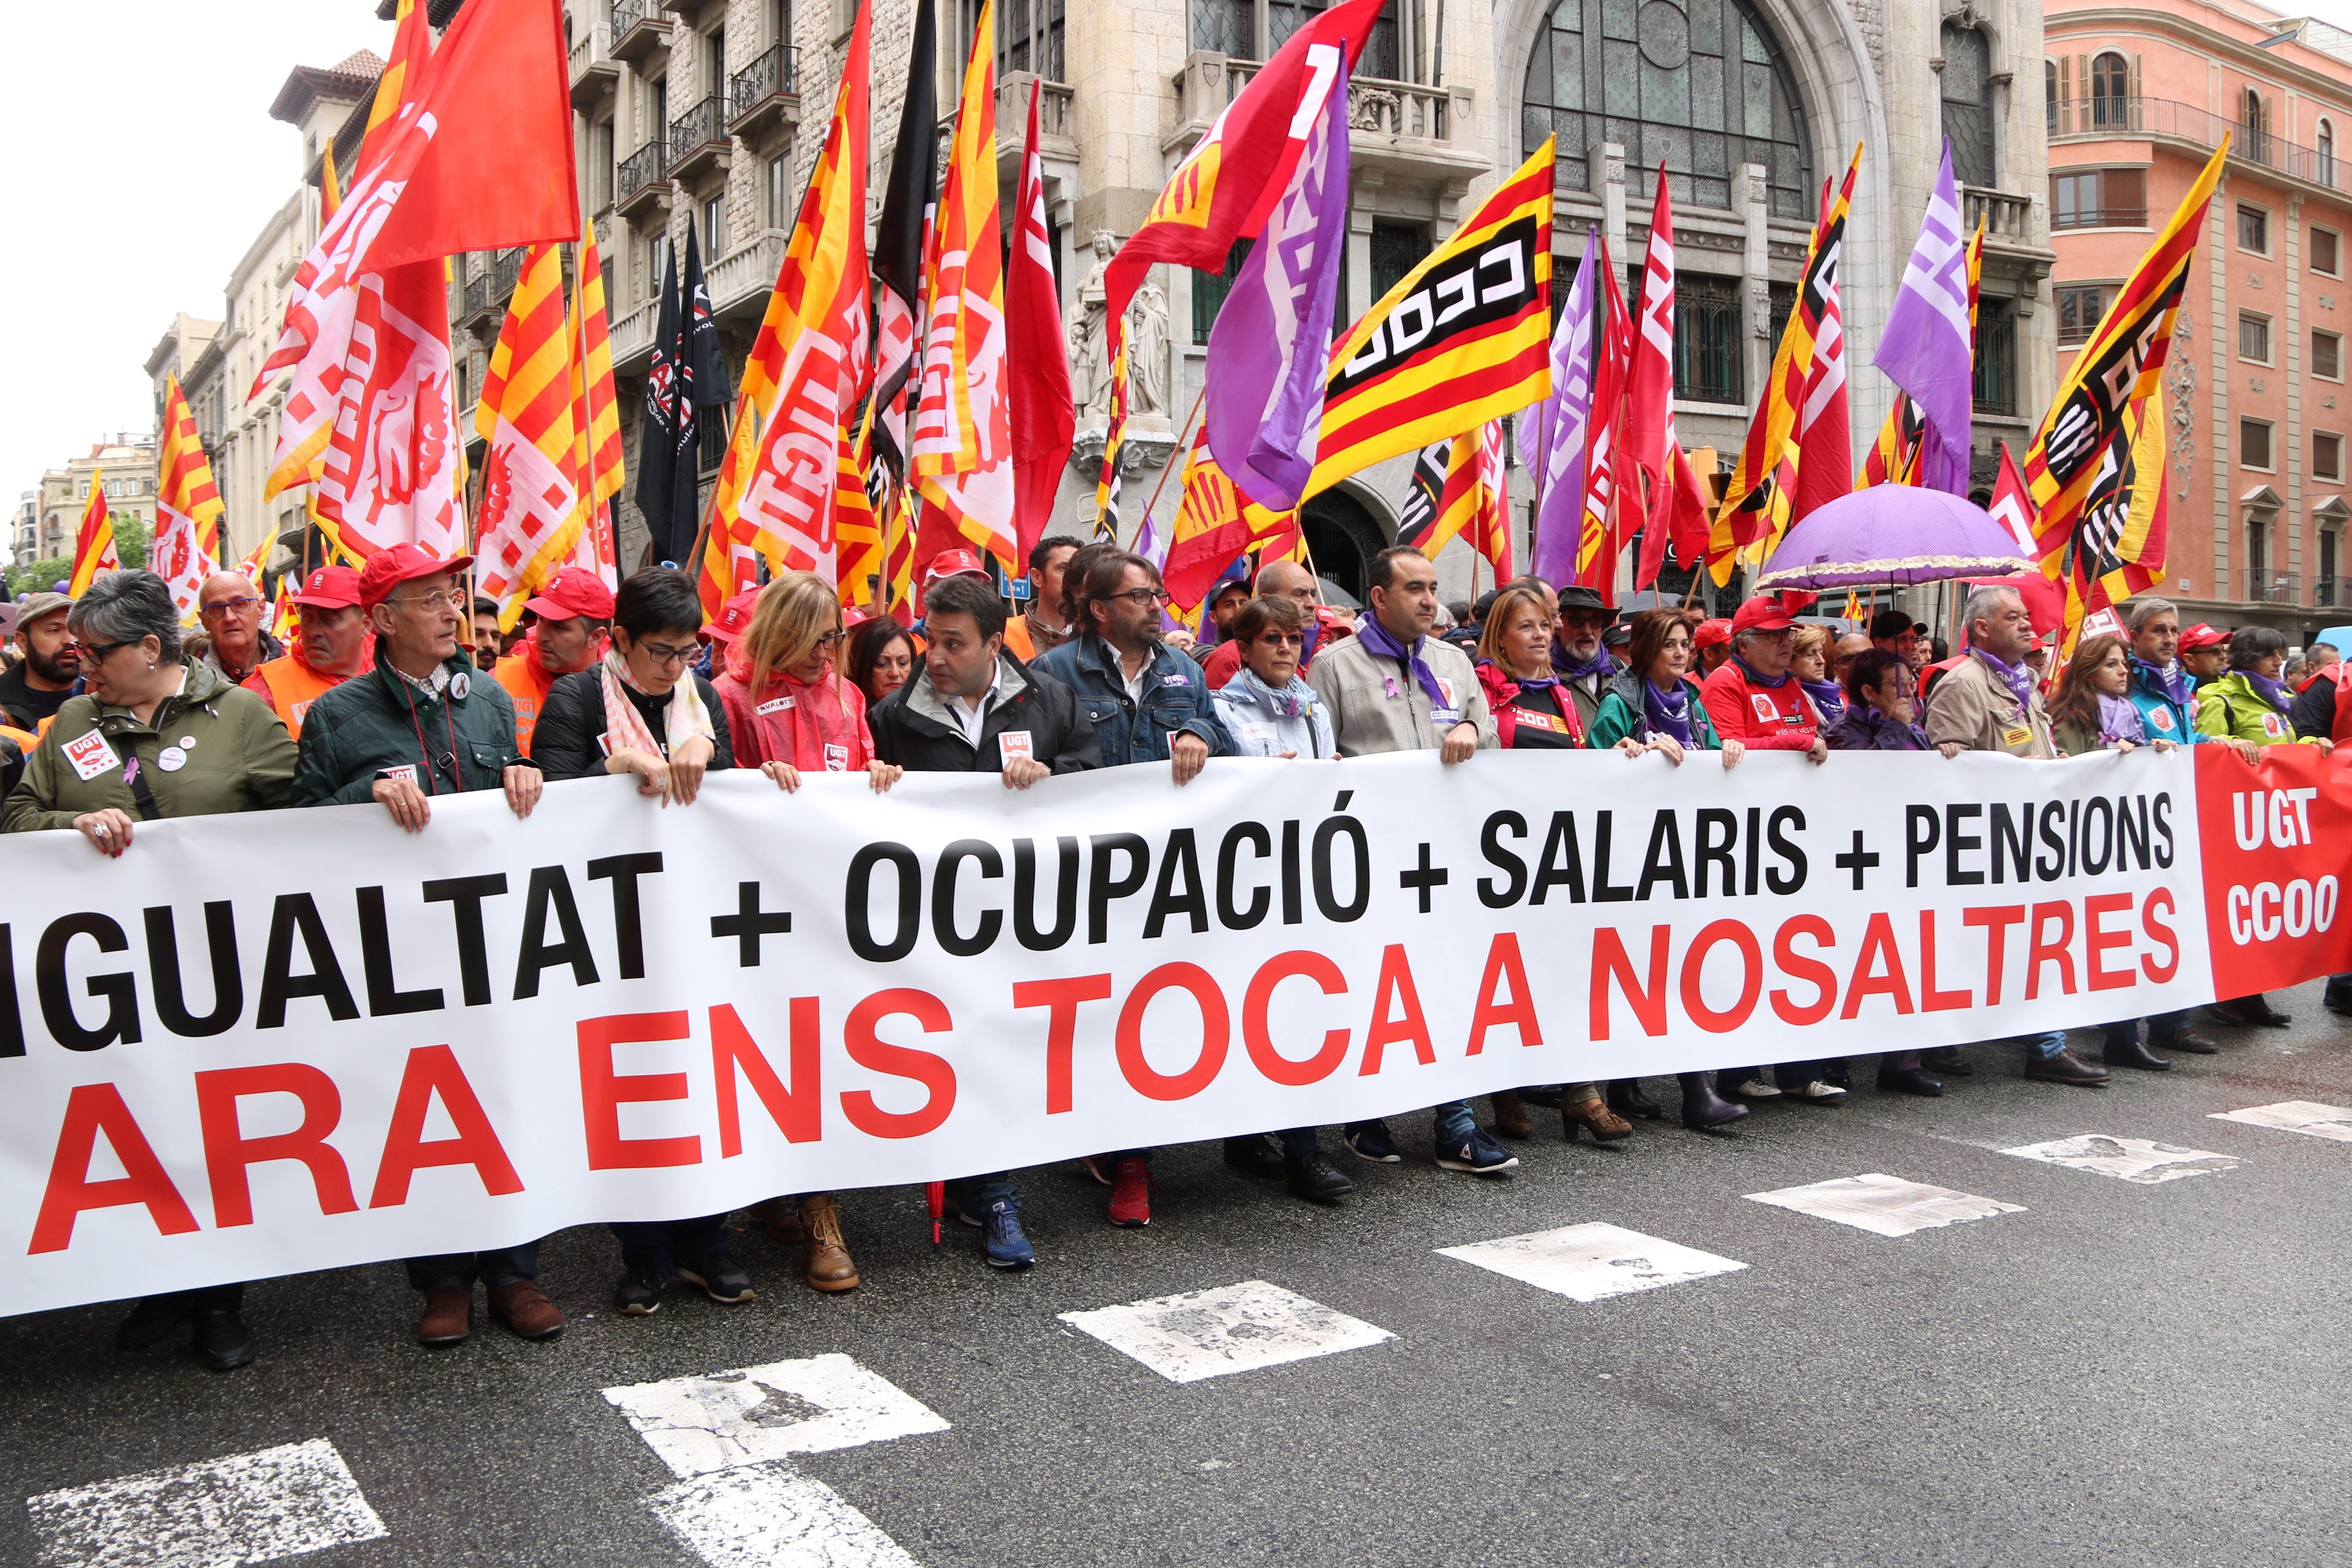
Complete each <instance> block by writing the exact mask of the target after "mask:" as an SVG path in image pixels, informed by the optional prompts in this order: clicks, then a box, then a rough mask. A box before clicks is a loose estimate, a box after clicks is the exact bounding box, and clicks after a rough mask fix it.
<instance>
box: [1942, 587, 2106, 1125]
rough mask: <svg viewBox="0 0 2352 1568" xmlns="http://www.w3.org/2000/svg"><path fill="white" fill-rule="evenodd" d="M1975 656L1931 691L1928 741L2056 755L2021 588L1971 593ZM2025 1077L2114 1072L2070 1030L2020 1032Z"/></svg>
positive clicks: (2065, 1078)
mask: <svg viewBox="0 0 2352 1568" xmlns="http://www.w3.org/2000/svg"><path fill="white" fill-rule="evenodd" d="M1961 626H1962V630H1963V632H1964V633H1965V635H1966V636H1967V637H1968V642H1969V649H1968V656H1967V657H1966V658H1962V659H1960V660H1959V661H1958V663H1956V664H1953V665H1952V666H1951V667H1950V668H1947V669H1946V670H1945V671H1944V674H1943V677H1942V679H1938V680H1937V682H1936V684H1935V686H1934V687H1933V688H1932V689H1930V690H1929V692H1928V695H1927V739H1928V740H1929V741H1931V742H1934V743H1935V747H1936V749H1937V751H1939V752H1943V753H1944V755H1945V756H1947V757H1957V756H1958V755H1959V754H1960V753H1961V752H2001V753H2004V754H2006V755H2008V756H2012V757H2055V756H2056V755H2057V754H2058V748H2057V745H2056V743H2055V742H2053V740H2052V739H2051V734H2050V713H2049V710H2047V709H2045V708H2043V707H2042V691H2041V689H2040V688H2039V687H2038V686H2036V685H2035V684H2034V679H2033V672H2032V670H2030V669H2028V668H2025V662H2024V660H2025V654H2026V650H2027V649H2028V648H2030V647H2032V645H2033V621H2032V617H2031V616H2028V615H2027V614H2026V611H2025V601H2024V599H2022V598H2021V597H2020V596H2019V595H2018V592H2017V590H2016V589H2014V588H2002V587H1994V586H1986V587H1981V588H1978V589H1977V590H1975V591H1974V592H1973V593H1971V594H1969V602H1968V605H1967V608H1966V609H1964V610H1963V611H1962V612H1961ZM2021 1044H2022V1045H2023V1046H2024V1047H2026V1052H2027V1057H2026V1066H2025V1076H2026V1077H2028V1078H2031V1079H2042V1080H2043V1081H2045V1082H2049V1083H2077V1084H2094V1083H2105V1082H2106V1081H2107V1069H2106V1068H2103V1067H2099V1066H2097V1065H2095V1064H2094V1063H2091V1062H2086V1061H2084V1059H2083V1058H2080V1057H2078V1056H2076V1055H2075V1054H2074V1052H2073V1051H2071V1050H2068V1049H2067V1048H2066V1037H2065V1035H2064V1033H2063V1031H2060V1030H2056V1029H2052V1030H2049V1031H2047V1032H2044V1033H2042V1034H2035V1035H2027V1036H2023V1037H2021Z"/></svg>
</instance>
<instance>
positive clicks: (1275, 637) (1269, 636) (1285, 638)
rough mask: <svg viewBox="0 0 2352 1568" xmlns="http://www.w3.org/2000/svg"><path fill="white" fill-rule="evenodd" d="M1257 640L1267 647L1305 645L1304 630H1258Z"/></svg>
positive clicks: (1305, 636) (1305, 635)
mask: <svg viewBox="0 0 2352 1568" xmlns="http://www.w3.org/2000/svg"><path fill="white" fill-rule="evenodd" d="M1257 640H1258V641H1259V642H1261V643H1264V644H1265V646H1266V647H1306V646H1307V634H1306V633H1305V632H1260V633H1258V634H1257Z"/></svg>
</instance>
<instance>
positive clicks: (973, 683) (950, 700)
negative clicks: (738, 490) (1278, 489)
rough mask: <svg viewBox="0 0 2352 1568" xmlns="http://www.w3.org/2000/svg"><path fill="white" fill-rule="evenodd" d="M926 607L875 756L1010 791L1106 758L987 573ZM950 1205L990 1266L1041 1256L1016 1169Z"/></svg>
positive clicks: (948, 584) (935, 588) (1018, 1264)
mask: <svg viewBox="0 0 2352 1568" xmlns="http://www.w3.org/2000/svg"><path fill="white" fill-rule="evenodd" d="M924 608H925V613H926V616H927V619H926V620H925V622H924V631H925V634H926V636H927V637H929V647H928V648H926V649H925V650H924V654H923V662H922V666H921V668H919V669H918V670H917V671H916V672H915V675H914V678H913V679H910V680H908V682H907V684H906V685H904V686H901V687H900V688H898V690H896V691H894V692H892V693H891V694H890V695H889V696H887V697H886V698H884V699H883V700H881V701H880V702H879V703H877V704H876V705H875V707H874V710H872V711H871V712H869V713H868V714H866V725H867V727H868V728H869V729H871V730H872V731H874V754H875V755H876V756H877V757H879V758H880V759H881V760H882V761H884V762H886V763H897V764H898V766H900V767H902V768H905V769H906V770H908V772H909V773H997V774H1000V775H1001V776H1002V777H1003V780H1004V787H1005V788H1007V789H1027V788H1028V787H1029V786H1030V785H1031V784H1035V783H1036V782H1037V781H1038V780H1039V779H1043V778H1050V777H1052V776H1053V775H1055V773H1082V772H1084V771H1086V770H1087V769H1088V768H1095V767H1099V766H1101V765H1102V758H1101V754H1100V752H1097V749H1096V746H1095V727H1094V724H1093V723H1092V721H1089V720H1088V719H1087V715H1086V712H1085V710H1083V709H1081V708H1080V707H1079V706H1078V699H1077V694H1076V692H1074V691H1072V690H1071V689H1069V688H1068V687H1066V686H1065V685H1063V684H1062V683H1061V682H1060V681H1058V680H1055V679H1053V678H1052V677H1051V676H1048V675H1043V674H1040V673H1038V672H1037V671H1035V670H1033V669H1031V668H1027V667H1025V666H1024V665H1023V664H1022V663H1021V661H1020V660H1019V659H1016V658H1013V656H1012V655H1011V654H1008V653H1006V652H1005V651H1004V601H1003V600H1002V599H1000V598H998V597H997V595H996V590H995V588H994V587H993V586H992V584H989V583H988V581H987V580H986V579H984V578H980V577H967V576H956V577H946V578H942V579H940V581H939V582H937V583H934V584H931V586H930V587H929V590H927V591H926V593H925V595H924ZM948 1202H949V1205H950V1206H951V1207H952V1208H953V1209H954V1210H955V1214H956V1217H957V1218H959V1219H961V1220H962V1221H963V1222H964V1224H966V1225H971V1226H980V1227H981V1229H982V1245H983V1247H984V1250H985V1252H986V1254H987V1258H988V1262H989V1267H991V1268H1028V1267H1029V1266H1030V1265H1031V1264H1032V1263H1034V1262H1035V1261H1036V1257H1037V1255H1036V1253H1035V1251H1034V1249H1033V1248H1032V1247H1030V1245H1029V1240H1028V1237H1024V1236H1023V1235H1022V1234H1021V1189H1020V1188H1019V1187H1017V1186H1015V1185H1014V1184H1013V1178H1012V1176H1011V1174H1010V1173H1007V1172H1003V1171H999V1172H997V1173H994V1174H992V1175H987V1176H967V1177H965V1178H964V1179H962V1180H961V1181H956V1182H950V1183H949V1184H948Z"/></svg>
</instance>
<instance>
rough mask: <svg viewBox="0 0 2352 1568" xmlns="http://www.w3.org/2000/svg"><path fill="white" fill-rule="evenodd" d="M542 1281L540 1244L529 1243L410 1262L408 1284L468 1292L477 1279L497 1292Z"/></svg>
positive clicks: (427, 1288) (454, 1253)
mask: <svg viewBox="0 0 2352 1568" xmlns="http://www.w3.org/2000/svg"><path fill="white" fill-rule="evenodd" d="M538 1278H539V1243H537V1242H535V1241H526V1242H524V1243H523V1244H522V1245H521V1246H520V1247H500V1248H499V1249H498V1250H497V1251H496V1252H445V1253H443V1254H441V1255H440V1256H439V1257H437V1258H410V1259H409V1260H408V1283H409V1284H410V1286H412V1287H413V1288H414V1289H419V1290H438V1289H443V1288H445V1287H450V1286H454V1287H456V1288H457V1289H461V1290H468V1289H473V1285H474V1281H476V1280H477V1279H478V1280H480V1281H481V1282H482V1284H483V1286H484V1287H485V1288H487V1289H492V1290H495V1289H498V1288H499V1286H501V1285H511V1284H513V1283H514V1282H515V1281H516V1280H518V1279H538Z"/></svg>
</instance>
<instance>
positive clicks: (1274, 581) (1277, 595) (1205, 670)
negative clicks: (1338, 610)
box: [1201, 561, 1323, 690]
mask: <svg viewBox="0 0 2352 1568" xmlns="http://www.w3.org/2000/svg"><path fill="white" fill-rule="evenodd" d="M1257 596H1258V597H1259V598H1261V599H1287V600H1289V601H1290V602H1291V603H1292V604H1294V605H1297V606H1298V613H1299V615H1300V616H1303V617H1305V620H1306V637H1307V643H1306V646H1305V648H1304V650H1303V651H1302V652H1301V653H1300V654H1299V656H1298V673H1299V674H1301V675H1304V674H1306V673H1307V667H1308V666H1309V665H1311V664H1313V663H1314V662H1315V645H1316V643H1317V642H1318V640H1319V637H1318V634H1320V633H1321V631H1322V629H1323V627H1322V626H1321V624H1320V623H1319V622H1318V620H1317V618H1316V615H1315V605H1316V593H1315V574H1314V573H1312V572H1309V571H1308V570H1307V568H1306V567H1304V566H1301V565H1300V564H1299V563H1297V562H1296V561H1269V562H1267V563H1265V565H1263V566H1261V567H1259V568H1258V569H1257ZM1243 653H1244V648H1243V647H1242V645H1241V644H1240V643H1239V642H1237V641H1234V640H1233V639H1232V638H1227V639H1226V640H1224V641H1223V642H1220V643H1219V644H1217V646H1216V647H1213V648H1211V649H1210V650H1209V657H1208V658H1206V659H1205V660H1203V661H1202V665H1201V673H1202V675H1205V676H1207V677H1208V678H1209V689H1211V690H1216V689H1219V688H1221V687H1223V685H1224V684H1225V683H1226V682H1227V681H1229V680H1231V679H1233V678H1234V676H1236V675H1239V674H1240V673H1241V669H1242V663H1243V658H1242V656H1243Z"/></svg>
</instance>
